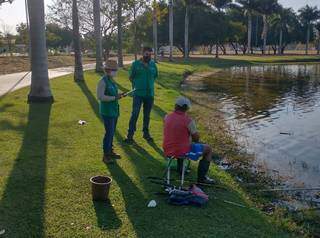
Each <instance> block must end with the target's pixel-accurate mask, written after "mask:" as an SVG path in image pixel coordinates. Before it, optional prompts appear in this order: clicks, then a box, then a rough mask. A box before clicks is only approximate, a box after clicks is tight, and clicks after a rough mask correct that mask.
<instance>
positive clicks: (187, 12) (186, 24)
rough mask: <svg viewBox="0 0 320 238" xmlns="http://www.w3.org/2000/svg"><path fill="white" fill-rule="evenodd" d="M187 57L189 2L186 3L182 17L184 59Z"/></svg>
mask: <svg viewBox="0 0 320 238" xmlns="http://www.w3.org/2000/svg"><path fill="white" fill-rule="evenodd" d="M188 58H189V4H186V13H185V17H184V59H186V60H187V59H188Z"/></svg>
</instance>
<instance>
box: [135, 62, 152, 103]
mask: <svg viewBox="0 0 320 238" xmlns="http://www.w3.org/2000/svg"><path fill="white" fill-rule="evenodd" d="M129 76H130V78H131V79H132V86H133V88H134V89H136V91H135V92H134V95H135V96H140V97H154V82H155V80H156V79H157V77H158V68H157V65H156V63H155V62H154V61H153V60H151V61H150V62H149V63H148V65H147V66H146V65H144V63H143V62H142V61H141V60H136V61H134V62H133V63H132V65H131V68H130V72H129Z"/></svg>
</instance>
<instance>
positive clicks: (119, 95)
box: [116, 93, 124, 100]
mask: <svg viewBox="0 0 320 238" xmlns="http://www.w3.org/2000/svg"><path fill="white" fill-rule="evenodd" d="M121 98H124V93H119V94H118V95H117V96H116V100H120V99H121Z"/></svg>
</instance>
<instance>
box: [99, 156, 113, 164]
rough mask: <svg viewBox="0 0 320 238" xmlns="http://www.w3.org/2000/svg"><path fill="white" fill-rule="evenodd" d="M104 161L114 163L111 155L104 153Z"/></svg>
mask: <svg viewBox="0 0 320 238" xmlns="http://www.w3.org/2000/svg"><path fill="white" fill-rule="evenodd" d="M102 161H103V163H105V164H112V163H113V160H112V158H111V156H110V155H103V158H102Z"/></svg>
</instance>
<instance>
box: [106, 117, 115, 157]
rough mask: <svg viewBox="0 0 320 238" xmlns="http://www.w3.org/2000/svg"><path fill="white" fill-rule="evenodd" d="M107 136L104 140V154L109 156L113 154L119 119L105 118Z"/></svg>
mask: <svg viewBox="0 0 320 238" xmlns="http://www.w3.org/2000/svg"><path fill="white" fill-rule="evenodd" d="M102 118H103V122H104V128H105V131H106V132H105V135H104V138H103V152H104V154H108V153H111V152H112V145H113V137H114V134H115V131H116V127H117V122H118V118H117V117H106V116H103V115H102Z"/></svg>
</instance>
